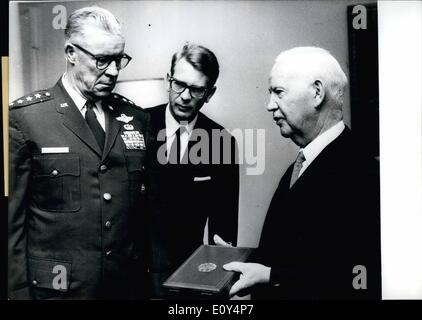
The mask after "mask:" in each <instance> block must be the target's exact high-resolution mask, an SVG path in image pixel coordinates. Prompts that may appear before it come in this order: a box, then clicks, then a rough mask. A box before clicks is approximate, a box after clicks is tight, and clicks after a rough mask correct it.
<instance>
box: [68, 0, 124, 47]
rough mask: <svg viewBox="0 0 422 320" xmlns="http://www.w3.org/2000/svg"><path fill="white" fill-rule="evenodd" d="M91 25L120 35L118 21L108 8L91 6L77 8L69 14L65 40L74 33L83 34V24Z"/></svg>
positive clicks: (120, 30) (120, 29)
mask: <svg viewBox="0 0 422 320" xmlns="http://www.w3.org/2000/svg"><path fill="white" fill-rule="evenodd" d="M84 25H93V26H97V27H99V28H101V29H103V30H104V31H107V32H110V33H112V34H115V35H119V36H122V37H123V35H122V28H121V25H120V22H119V21H118V20H117V19H116V17H115V16H114V15H113V14H112V13H111V12H110V11H108V10H106V9H103V8H100V7H97V6H92V7H84V8H81V9H78V10H76V11H74V12H72V14H71V15H70V16H69V18H68V20H67V24H66V29H65V31H64V35H65V40H69V39H70V38H71V37H73V36H75V35H83V26H84Z"/></svg>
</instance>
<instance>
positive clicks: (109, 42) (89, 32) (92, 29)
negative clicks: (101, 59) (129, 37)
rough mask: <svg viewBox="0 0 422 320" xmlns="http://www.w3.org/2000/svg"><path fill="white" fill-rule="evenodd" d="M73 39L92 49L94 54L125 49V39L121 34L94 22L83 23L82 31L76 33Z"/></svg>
mask: <svg viewBox="0 0 422 320" xmlns="http://www.w3.org/2000/svg"><path fill="white" fill-rule="evenodd" d="M71 41H77V42H78V43H79V44H81V45H83V46H85V47H86V48H87V49H91V50H92V53H94V54H102V53H104V54H107V53H108V52H109V51H113V53H114V51H123V50H124V47H125V39H124V38H123V36H122V35H121V34H115V33H112V32H110V31H108V30H105V29H104V28H101V27H99V26H97V25H94V24H85V25H83V26H82V28H81V32H80V33H77V34H74V35H73V36H72V38H71ZM94 51H95V52H94ZM103 51H104V52H103Z"/></svg>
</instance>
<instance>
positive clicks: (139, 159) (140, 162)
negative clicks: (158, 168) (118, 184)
mask: <svg viewBox="0 0 422 320" xmlns="http://www.w3.org/2000/svg"><path fill="white" fill-rule="evenodd" d="M124 154H125V158H126V165H127V171H128V172H134V171H143V168H144V164H145V155H146V152H145V151H143V150H139V151H138V150H137V151H125V152H124Z"/></svg>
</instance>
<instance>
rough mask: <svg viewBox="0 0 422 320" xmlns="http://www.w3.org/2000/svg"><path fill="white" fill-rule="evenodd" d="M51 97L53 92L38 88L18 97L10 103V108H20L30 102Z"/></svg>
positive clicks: (41, 100) (38, 101) (33, 102)
mask: <svg viewBox="0 0 422 320" xmlns="http://www.w3.org/2000/svg"><path fill="white" fill-rule="evenodd" d="M51 99H53V94H52V93H51V92H50V91H48V90H39V91H35V92H32V93H30V94H28V95H26V96H23V97H21V98H19V99H16V100H15V101H13V102H12V103H10V105H9V107H10V108H20V107H25V106H29V105H31V104H35V103H40V102H43V101H47V100H51Z"/></svg>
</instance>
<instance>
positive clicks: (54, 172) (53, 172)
mask: <svg viewBox="0 0 422 320" xmlns="http://www.w3.org/2000/svg"><path fill="white" fill-rule="evenodd" d="M51 174H52V175H53V176H57V175H58V174H59V170H56V169H54V170H53V171H51Z"/></svg>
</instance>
